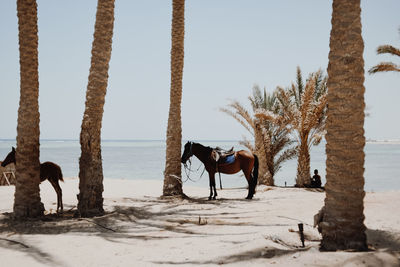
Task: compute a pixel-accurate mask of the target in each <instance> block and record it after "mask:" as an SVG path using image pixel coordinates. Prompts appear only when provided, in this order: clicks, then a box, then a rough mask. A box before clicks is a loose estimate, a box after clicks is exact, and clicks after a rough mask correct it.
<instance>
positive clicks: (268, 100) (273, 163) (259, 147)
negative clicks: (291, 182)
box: [221, 86, 297, 186]
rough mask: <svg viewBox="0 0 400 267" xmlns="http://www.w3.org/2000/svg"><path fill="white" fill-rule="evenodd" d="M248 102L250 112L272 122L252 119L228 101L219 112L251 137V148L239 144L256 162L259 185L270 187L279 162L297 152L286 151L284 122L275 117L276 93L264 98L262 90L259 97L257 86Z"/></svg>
mask: <svg viewBox="0 0 400 267" xmlns="http://www.w3.org/2000/svg"><path fill="white" fill-rule="evenodd" d="M249 100H250V103H251V106H252V109H253V112H264V113H267V112H270V113H271V114H273V116H274V120H264V119H263V118H257V117H256V116H252V115H251V114H250V112H248V111H247V110H246V109H245V108H244V107H243V106H242V105H241V104H240V103H239V102H238V101H232V102H231V103H230V104H229V105H228V108H222V109H221V111H222V112H225V113H227V114H228V115H230V116H231V117H233V118H234V119H236V120H237V121H238V122H239V123H240V124H241V125H243V126H244V127H245V128H246V129H247V131H248V132H249V133H250V134H251V135H252V136H253V137H254V145H253V144H252V143H251V142H250V141H249V140H246V139H244V140H243V141H241V142H240V143H241V144H242V145H244V146H246V147H247V148H248V149H249V150H250V151H252V152H253V153H255V154H257V156H258V158H259V164H260V165H259V177H260V178H259V184H264V185H269V186H273V185H274V184H275V181H274V175H275V174H276V173H277V172H278V171H279V170H280V168H281V166H282V163H283V162H285V161H287V160H289V159H291V158H293V157H294V156H296V152H297V150H296V148H293V147H289V146H290V145H291V144H292V143H293V142H292V141H291V140H290V138H289V136H288V135H289V132H288V130H287V127H286V124H285V121H283V120H282V119H281V118H282V117H281V116H279V112H280V111H279V107H278V105H277V98H276V93H272V94H268V93H267V92H266V90H265V89H264V92H263V93H261V90H260V88H259V86H255V87H254V88H253V95H252V96H250V97H249ZM256 115H257V114H256Z"/></svg>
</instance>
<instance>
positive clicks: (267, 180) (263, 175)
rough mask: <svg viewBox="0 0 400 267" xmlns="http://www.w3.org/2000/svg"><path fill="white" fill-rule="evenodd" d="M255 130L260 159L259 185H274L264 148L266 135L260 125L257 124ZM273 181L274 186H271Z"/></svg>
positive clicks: (257, 153) (255, 140)
mask: <svg viewBox="0 0 400 267" xmlns="http://www.w3.org/2000/svg"><path fill="white" fill-rule="evenodd" d="M254 124H255V128H254V143H255V148H256V153H255V154H256V155H257V157H258V164H259V165H258V184H260V185H261V184H262V185H271V186H272V185H274V182H273V181H274V180H273V177H271V174H270V173H269V172H268V166H267V150H266V148H265V146H264V135H263V132H262V129H261V126H260V124H259V123H257V122H255V123H254ZM271 179H272V184H271Z"/></svg>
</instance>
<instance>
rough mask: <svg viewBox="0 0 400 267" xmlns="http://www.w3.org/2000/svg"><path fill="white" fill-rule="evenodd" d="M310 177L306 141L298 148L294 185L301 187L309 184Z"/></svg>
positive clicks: (308, 152)
mask: <svg viewBox="0 0 400 267" xmlns="http://www.w3.org/2000/svg"><path fill="white" fill-rule="evenodd" d="M305 140H307V139H305ZM310 177H311V176H310V151H309V148H308V144H307V141H303V142H302V143H301V144H300V147H299V158H298V161H297V177H296V184H297V185H298V186H300V187H303V186H304V185H306V184H309V183H310V182H311V180H310Z"/></svg>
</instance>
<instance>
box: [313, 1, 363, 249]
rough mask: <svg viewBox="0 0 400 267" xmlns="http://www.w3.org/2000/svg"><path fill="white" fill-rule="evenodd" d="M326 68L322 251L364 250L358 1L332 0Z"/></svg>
mask: <svg viewBox="0 0 400 267" xmlns="http://www.w3.org/2000/svg"><path fill="white" fill-rule="evenodd" d="M332 6H333V12H332V30H331V37H330V53H329V66H328V76H329V78H328V88H329V93H328V114H327V115H328V117H327V122H326V130H327V133H326V141H327V144H326V154H327V159H326V180H327V183H326V185H325V189H326V198H325V207H324V215H323V222H321V223H320V227H321V230H322V242H321V249H322V250H338V249H355V250H366V249H367V244H366V235H365V225H364V214H363V210H364V203H363V199H364V196H365V192H364V145H365V137H364V108H365V103H364V91H365V88H364V85H363V83H364V60H363V51H364V42H363V39H362V36H361V18H360V16H361V8H360V0H355V1H347V0H334V1H333V5H332Z"/></svg>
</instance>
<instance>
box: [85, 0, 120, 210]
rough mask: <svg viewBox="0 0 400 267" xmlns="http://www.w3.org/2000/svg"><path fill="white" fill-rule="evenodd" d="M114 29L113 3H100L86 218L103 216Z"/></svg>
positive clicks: (89, 107)
mask: <svg viewBox="0 0 400 267" xmlns="http://www.w3.org/2000/svg"><path fill="white" fill-rule="evenodd" d="M113 27H114V0H98V3H97V13H96V23H95V30H94V39H93V44H92V59H91V67H90V73H89V81H88V87H87V91H86V104H85V105H86V108H85V113H84V116H83V121H82V129H81V135H80V143H81V157H80V159H79V195H78V201H79V202H78V212H79V215H80V216H83V217H88V216H96V215H102V214H103V213H104V210H103V167H102V159H101V137H100V136H101V123H102V118H103V107H104V101H105V95H106V89H107V82H108V67H109V62H110V58H111V46H112V36H113Z"/></svg>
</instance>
